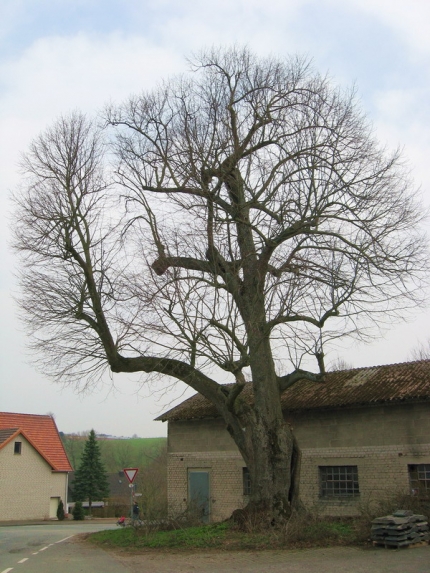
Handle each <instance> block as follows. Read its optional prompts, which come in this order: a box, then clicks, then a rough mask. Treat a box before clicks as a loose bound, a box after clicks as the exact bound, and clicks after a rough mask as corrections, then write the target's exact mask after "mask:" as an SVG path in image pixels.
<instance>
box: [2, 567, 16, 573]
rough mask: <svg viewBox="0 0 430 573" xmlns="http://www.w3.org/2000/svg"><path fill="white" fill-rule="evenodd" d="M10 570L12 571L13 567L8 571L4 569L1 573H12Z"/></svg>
mask: <svg viewBox="0 0 430 573" xmlns="http://www.w3.org/2000/svg"><path fill="white" fill-rule="evenodd" d="M12 569H13V567H9V569H5V570H4V571H2V572H1V573H9V571H12Z"/></svg>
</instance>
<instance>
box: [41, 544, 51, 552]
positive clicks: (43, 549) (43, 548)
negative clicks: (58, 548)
mask: <svg viewBox="0 0 430 573" xmlns="http://www.w3.org/2000/svg"><path fill="white" fill-rule="evenodd" d="M48 547H49V545H47V546H46V547H42V549H39V553H40V552H41V551H45V549H48Z"/></svg>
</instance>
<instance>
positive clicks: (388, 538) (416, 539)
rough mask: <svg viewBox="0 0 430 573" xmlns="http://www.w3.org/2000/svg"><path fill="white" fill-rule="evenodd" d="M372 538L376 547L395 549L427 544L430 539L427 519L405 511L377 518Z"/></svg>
mask: <svg viewBox="0 0 430 573" xmlns="http://www.w3.org/2000/svg"><path fill="white" fill-rule="evenodd" d="M370 537H371V539H372V541H373V544H374V545H383V546H385V547H393V548H397V547H408V546H411V545H417V544H423V543H427V542H428V540H429V539H430V534H429V526H428V522H427V517H425V516H424V515H416V514H414V513H413V512H412V511H409V510H403V509H402V510H398V511H396V512H394V513H393V514H392V515H385V516H384V517H377V518H376V519H374V520H373V521H372V529H371V533H370Z"/></svg>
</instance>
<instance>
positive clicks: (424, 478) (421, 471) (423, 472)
mask: <svg viewBox="0 0 430 573" xmlns="http://www.w3.org/2000/svg"><path fill="white" fill-rule="evenodd" d="M408 471H409V482H410V484H411V493H412V495H419V496H421V497H429V496H430V464H413V465H412V464H411V465H409V466H408Z"/></svg>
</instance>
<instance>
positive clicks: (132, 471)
mask: <svg viewBox="0 0 430 573" xmlns="http://www.w3.org/2000/svg"><path fill="white" fill-rule="evenodd" d="M122 471H123V472H124V474H125V477H126V478H127V479H128V481H129V484H130V485H129V487H130V517H131V519H133V493H134V484H133V482H134V480H135V478H136V476H137V472H138V471H139V469H138V468H124V469H123V470H122Z"/></svg>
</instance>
